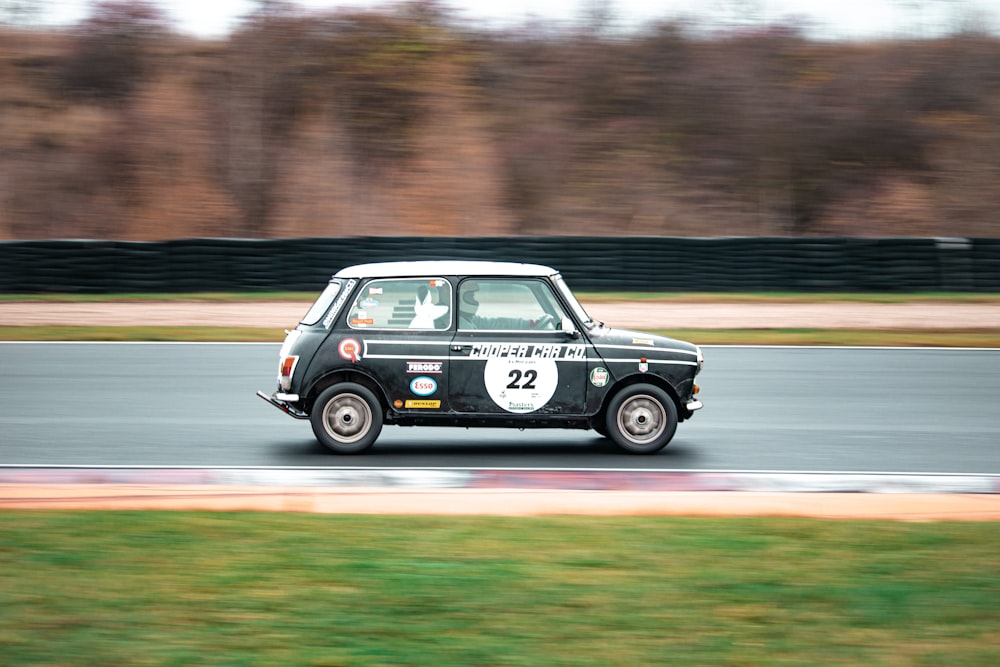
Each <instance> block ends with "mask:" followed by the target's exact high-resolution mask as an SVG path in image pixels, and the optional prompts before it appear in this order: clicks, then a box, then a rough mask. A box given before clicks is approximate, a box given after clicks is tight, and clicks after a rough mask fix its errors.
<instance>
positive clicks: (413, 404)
mask: <svg viewBox="0 0 1000 667" xmlns="http://www.w3.org/2000/svg"><path fill="white" fill-rule="evenodd" d="M405 407H407V408H440V407H441V401H429V400H420V399H412V398H411V399H407V401H406V403H405Z"/></svg>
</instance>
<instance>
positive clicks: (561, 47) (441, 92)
mask: <svg viewBox="0 0 1000 667" xmlns="http://www.w3.org/2000/svg"><path fill="white" fill-rule="evenodd" d="M184 4H185V3H178V2H175V3H170V2H159V3H158V2H140V1H124V2H123V1H106V2H92V3H85V2H63V3H60V2H42V1H31V0H0V239H3V240H15V239H16V240H27V239H69V238H74V239H81V238H86V239H120V240H164V239H177V238H191V237H239V238H283V237H317V236H326V237H338V236H359V235H401V236H451V237H458V236H506V235H550V236H551V235H578V236H599V235H616V236H619V235H654V236H870V237H889V236H968V237H996V236H1000V234H998V233H997V230H998V229H1000V225H998V215H997V211H998V210H1000V132H998V128H1000V33H998V30H997V20H998V14H997V11H996V10H997V7H996V3H992V2H975V1H973V0H968V1H965V2H963V1H961V0H952V1H946V0H924V1H902V0H898V1H895V2H893V1H886V2H881V1H880V0H872V1H871V2H868V3H853V2H842V3H823V4H824V5H841V6H844V8H845V9H847V10H849V11H850V12H852V14H851V21H848V22H843V23H835V22H834V20H835V19H834V18H831V17H824V16H823V15H809V14H808V13H796V12H797V10H796V7H795V4H796V3H794V2H770V3H768V2H765V1H763V0H761V1H753V0H744V1H740V0H730V1H723V0H717V1H714V2H703V3H669V2H664V3H661V5H662V6H661V7H659V8H658V7H657V4H656V3H645V7H646V12H645V13H644V14H641V15H637V14H636V13H635V12H634V11H632V8H631V5H632V3H629V2H623V3H622V4H621V5H618V4H616V3H615V2H614V1H613V0H607V1H601V0H592V1H590V2H581V3H577V4H575V5H573V6H572V7H571V8H569V9H568V10H565V11H564V13H563V14H556V13H547V7H548V6H547V5H546V4H544V3H542V4H540V5H537V7H538V9H537V13H530V12H525V10H524V9H523V6H522V5H517V3H514V5H513V9H512V10H511V12H509V13H508V14H506V15H503V16H500V15H499V14H497V13H494V14H492V15H489V17H488V18H487V17H486V16H485V15H480V16H478V17H477V15H476V14H475V9H474V8H470V7H468V6H452V5H449V4H448V3H443V2H435V1H416V2H404V3H401V4H392V5H374V4H364V3H357V2H356V3H354V4H353V5H349V6H347V7H343V8H339V9H336V8H330V7H329V6H324V5H330V6H332V5H333V4H334V3H319V2H311V3H307V4H294V3H283V2H271V1H261V2H243V3H240V2H230V3H203V4H204V8H203V10H202V12H203V14H204V16H205V18H206V20H207V19H208V18H210V17H209V13H210V12H211V13H213V14H212V17H211V18H213V20H217V22H216V23H215V24H213V26H209V27H207V28H205V29H203V30H199V28H198V23H197V16H198V14H197V11H196V12H195V14H194V15H193V16H194V18H192V15H191V14H190V13H188V14H182V13H180V10H181V9H183V7H181V5H184ZM803 6H804V7H806V6H808V4H807V3H803ZM220 7H221V8H223V9H226V10H227V11H229V12H230V14H228V15H226V16H224V17H222V18H219V17H215V16H214V13H218V12H219V11H220ZM564 9H565V8H564ZM658 9H659V10H660V11H657V10H658ZM531 11H536V10H531ZM800 11H802V12H804V11H805V10H800ZM566 12H569V13H568V14H567V13H566ZM867 19H870V20H871V25H867V24H866V23H865V20H867ZM192 21H194V22H193V23H192ZM219 21H221V22H219Z"/></svg>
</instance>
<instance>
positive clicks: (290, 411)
mask: <svg viewBox="0 0 1000 667" xmlns="http://www.w3.org/2000/svg"><path fill="white" fill-rule="evenodd" d="M257 395H258V396H260V397H261V398H262V399H264V400H265V401H267V402H268V403H270V404H271V405H273V406H274V407H276V408H278V409H279V410H281V411H282V412H284V413H285V414H286V415H288V416H290V417H295V418H296V419H309V415H307V414H306V413H304V412H302V410H299V409H298V408H297V407H295V405H293V403H298V402H299V396H298V394H283V393H281V392H277V391H276V392H274V393H273V394H271V395H270V396H269V395H267V394H265V393H264V392H262V391H260V390H258V391H257Z"/></svg>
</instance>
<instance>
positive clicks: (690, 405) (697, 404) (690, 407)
mask: <svg viewBox="0 0 1000 667" xmlns="http://www.w3.org/2000/svg"><path fill="white" fill-rule="evenodd" d="M684 407H685V408H687V411H688V412H694V411H695V410H701V408H702V407H703V406H702V403H701V401H696V400H690V401H688V402H687V403H686V404H685V405H684Z"/></svg>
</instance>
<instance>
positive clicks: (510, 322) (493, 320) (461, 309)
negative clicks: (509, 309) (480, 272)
mask: <svg viewBox="0 0 1000 667" xmlns="http://www.w3.org/2000/svg"><path fill="white" fill-rule="evenodd" d="M480 287H481V286H480V284H479V282H478V281H476V280H466V281H465V282H464V283H462V284H461V286H460V287H459V292H460V296H459V302H458V328H459V329H483V330H493V331H525V330H535V331H540V330H541V331H544V330H549V331H551V330H553V329H555V319H554V318H553V317H552V316H551V315H549V314H547V313H544V314H542V315H541V316H539V317H537V318H535V319H526V318H522V317H482V316H480V315H479V314H478V313H479V306H480V303H479V299H480V295H481V289H480ZM531 305H533V306H534V307H535V308H538V304H537V302H536V303H533V304H531Z"/></svg>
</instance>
